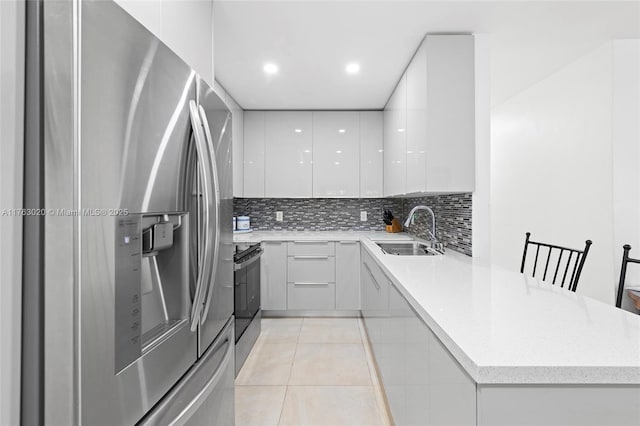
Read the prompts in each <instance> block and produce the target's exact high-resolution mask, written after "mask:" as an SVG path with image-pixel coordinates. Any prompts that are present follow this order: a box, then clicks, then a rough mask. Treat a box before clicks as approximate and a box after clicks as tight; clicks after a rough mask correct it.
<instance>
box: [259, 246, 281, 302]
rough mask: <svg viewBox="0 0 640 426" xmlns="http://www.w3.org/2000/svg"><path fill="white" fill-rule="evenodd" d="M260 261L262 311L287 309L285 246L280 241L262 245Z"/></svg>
mask: <svg viewBox="0 0 640 426" xmlns="http://www.w3.org/2000/svg"><path fill="white" fill-rule="evenodd" d="M262 248H263V249H264V253H263V254H262V258H261V259H260V268H261V276H260V304H261V306H262V309H263V310H275V311H280V310H285V309H287V244H286V243H284V242H280V241H265V242H263V243H262Z"/></svg>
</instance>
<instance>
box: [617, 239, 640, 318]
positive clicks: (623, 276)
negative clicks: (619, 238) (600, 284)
mask: <svg viewBox="0 0 640 426" xmlns="http://www.w3.org/2000/svg"><path fill="white" fill-rule="evenodd" d="M622 249H623V250H624V252H623V253H622V268H621V269H620V282H619V283H618V296H617V297H616V306H617V307H618V308H620V307H622V295H623V294H624V282H625V280H626V278H627V264H629V263H640V259H632V258H630V257H629V250H631V246H630V245H629V244H625V245H624V246H622Z"/></svg>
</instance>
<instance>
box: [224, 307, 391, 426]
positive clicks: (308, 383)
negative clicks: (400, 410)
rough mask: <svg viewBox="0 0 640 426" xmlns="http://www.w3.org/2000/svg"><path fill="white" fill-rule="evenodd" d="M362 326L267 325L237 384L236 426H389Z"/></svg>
mask: <svg viewBox="0 0 640 426" xmlns="http://www.w3.org/2000/svg"><path fill="white" fill-rule="evenodd" d="M389 424H390V422H389V418H388V415H387V411H386V408H385V405H384V399H383V396H382V390H381V388H380V385H379V383H378V379H377V376H376V373H375V367H374V365H373V358H372V356H371V353H370V351H369V348H368V345H367V344H366V334H365V331H364V325H363V324H362V322H361V320H360V319H357V318H282V319H275V318H265V319H263V320H262V333H261V334H260V337H259V338H258V341H257V342H256V345H255V346H254V348H253V350H252V351H251V354H250V355H249V357H248V358H247V361H246V362H245V364H244V366H243V367H242V370H241V371H240V374H238V377H237V378H236V426H277V425H283V426H284V425H296V426H313V425H318V426H342V425H344V426H369V425H372V426H373V425H380V426H387V425H389Z"/></svg>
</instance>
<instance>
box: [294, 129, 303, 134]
mask: <svg viewBox="0 0 640 426" xmlns="http://www.w3.org/2000/svg"><path fill="white" fill-rule="evenodd" d="M294 132H296V133H302V129H295V130H294Z"/></svg>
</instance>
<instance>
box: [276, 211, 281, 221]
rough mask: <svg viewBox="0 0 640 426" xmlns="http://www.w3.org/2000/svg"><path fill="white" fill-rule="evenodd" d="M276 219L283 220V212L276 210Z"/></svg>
mask: <svg viewBox="0 0 640 426" xmlns="http://www.w3.org/2000/svg"><path fill="white" fill-rule="evenodd" d="M276 221H277V222H282V212H276Z"/></svg>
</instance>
